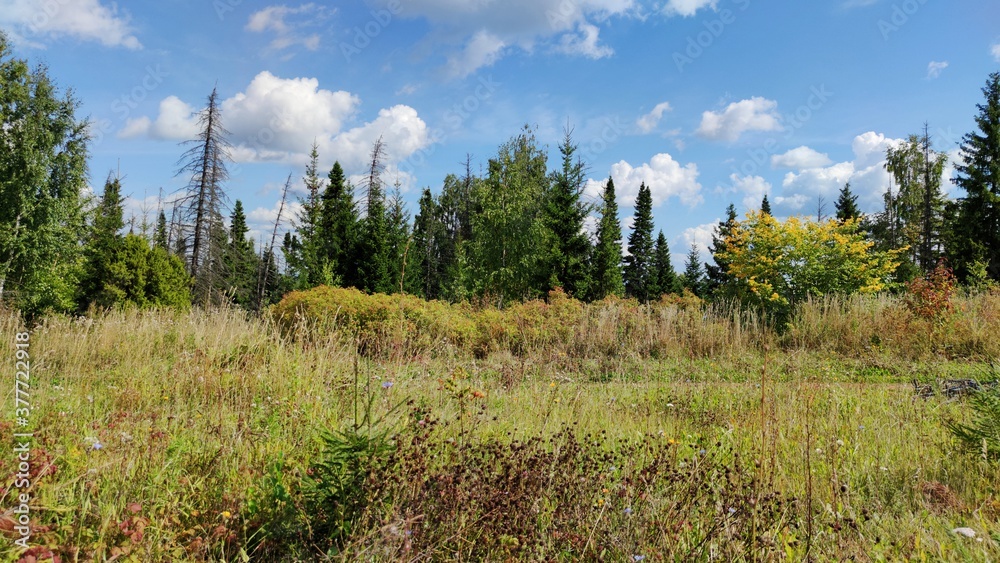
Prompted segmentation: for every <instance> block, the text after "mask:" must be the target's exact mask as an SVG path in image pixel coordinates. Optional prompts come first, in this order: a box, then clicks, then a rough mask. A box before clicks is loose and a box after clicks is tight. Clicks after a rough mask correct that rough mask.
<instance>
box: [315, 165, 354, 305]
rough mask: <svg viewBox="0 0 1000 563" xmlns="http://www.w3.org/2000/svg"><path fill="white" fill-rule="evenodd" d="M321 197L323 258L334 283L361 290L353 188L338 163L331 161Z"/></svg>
mask: <svg viewBox="0 0 1000 563" xmlns="http://www.w3.org/2000/svg"><path fill="white" fill-rule="evenodd" d="M327 179H328V180H329V181H328V182H327V184H326V190H324V191H323V196H322V212H321V213H320V225H319V232H320V234H319V239H320V241H321V244H322V251H321V254H322V256H323V259H324V260H325V261H326V262H327V263H328V264H330V270H331V271H332V272H333V281H334V282H335V283H340V284H341V285H343V286H345V287H361V284H360V278H359V276H358V269H357V268H358V266H357V258H358V255H357V244H358V235H359V222H358V208H357V205H355V203H354V189H353V188H352V187H351V185H350V183H349V182H348V181H347V177H346V176H345V175H344V169H343V168H341V166H340V162H334V163H333V167H332V168H331V169H330V173H329V175H327Z"/></svg>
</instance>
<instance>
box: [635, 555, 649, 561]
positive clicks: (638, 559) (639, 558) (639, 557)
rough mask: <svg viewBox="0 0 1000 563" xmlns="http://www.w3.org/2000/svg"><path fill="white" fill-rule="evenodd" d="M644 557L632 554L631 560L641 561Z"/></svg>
mask: <svg viewBox="0 0 1000 563" xmlns="http://www.w3.org/2000/svg"><path fill="white" fill-rule="evenodd" d="M645 558H646V556H645V555H633V556H632V561H642V560H643V559H645Z"/></svg>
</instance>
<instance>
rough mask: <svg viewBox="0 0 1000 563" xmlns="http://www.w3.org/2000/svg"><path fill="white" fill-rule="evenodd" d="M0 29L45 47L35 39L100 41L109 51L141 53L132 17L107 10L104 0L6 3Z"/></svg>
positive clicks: (0, 14) (114, 7)
mask: <svg viewBox="0 0 1000 563" xmlns="http://www.w3.org/2000/svg"><path fill="white" fill-rule="evenodd" d="M0 26H2V27H5V28H9V29H10V30H11V31H12V33H13V34H14V37H15V38H16V39H21V40H23V41H26V42H28V43H29V44H31V45H32V46H36V47H42V45H41V44H39V43H37V42H34V41H32V40H31V38H33V37H49V38H57V37H61V36H70V37H75V38H77V39H79V40H81V41H97V42H99V43H101V44H102V45H105V46H107V47H125V48H127V49H141V48H142V43H140V42H139V39H138V38H136V36H135V34H134V29H133V27H132V26H131V25H130V24H129V17H128V15H127V14H125V13H121V14H120V13H119V10H118V5H117V4H116V3H111V5H110V6H105V5H104V4H102V3H101V0H58V1H54V2H39V1H38V0H5V1H4V2H2V9H0Z"/></svg>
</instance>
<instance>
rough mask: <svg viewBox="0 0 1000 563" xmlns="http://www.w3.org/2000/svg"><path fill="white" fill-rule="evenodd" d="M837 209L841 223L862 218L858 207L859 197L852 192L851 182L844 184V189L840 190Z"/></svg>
mask: <svg viewBox="0 0 1000 563" xmlns="http://www.w3.org/2000/svg"><path fill="white" fill-rule="evenodd" d="M836 208H837V220H838V221H840V222H841V223H846V222H847V221H852V220H857V219H860V218H861V209H860V208H859V207H858V196H856V195H854V193H853V192H851V183H850V182H848V183H846V184H844V187H843V188H841V189H840V196H839V197H838V198H837V203H836Z"/></svg>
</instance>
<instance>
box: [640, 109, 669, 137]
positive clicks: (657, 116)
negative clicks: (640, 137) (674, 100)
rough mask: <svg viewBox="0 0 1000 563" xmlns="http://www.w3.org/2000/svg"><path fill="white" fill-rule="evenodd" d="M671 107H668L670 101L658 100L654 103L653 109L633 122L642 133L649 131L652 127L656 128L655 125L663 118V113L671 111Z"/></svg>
mask: <svg viewBox="0 0 1000 563" xmlns="http://www.w3.org/2000/svg"><path fill="white" fill-rule="evenodd" d="M673 109H674V108H672V107H670V102H660V103H658V104H656V107H654V108H653V111H651V112H649V113H647V114H646V115H644V116H642V117H640V118H639V119H638V120H636V122H635V124H636V125H637V126H638V127H639V130H640V131H642V132H643V133H649V132H651V131H652V130H653V129H656V126H657V125H659V123H660V120H661V119H663V114H664V113H665V112H668V111H673Z"/></svg>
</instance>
